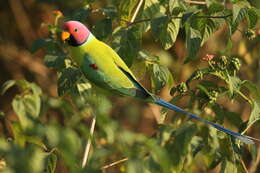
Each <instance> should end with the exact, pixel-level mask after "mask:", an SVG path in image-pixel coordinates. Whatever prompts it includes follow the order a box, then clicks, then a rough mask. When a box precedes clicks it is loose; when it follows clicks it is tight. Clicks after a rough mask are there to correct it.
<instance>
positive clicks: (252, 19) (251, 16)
mask: <svg viewBox="0 0 260 173" xmlns="http://www.w3.org/2000/svg"><path fill="white" fill-rule="evenodd" d="M247 13H248V16H247V22H248V25H249V28H253V27H255V26H256V24H257V21H258V15H257V12H256V11H255V10H254V8H250V9H248V11H247Z"/></svg>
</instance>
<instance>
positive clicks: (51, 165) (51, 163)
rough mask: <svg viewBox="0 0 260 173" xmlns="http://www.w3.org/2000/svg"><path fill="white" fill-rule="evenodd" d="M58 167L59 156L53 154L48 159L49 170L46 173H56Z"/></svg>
mask: <svg viewBox="0 0 260 173" xmlns="http://www.w3.org/2000/svg"><path fill="white" fill-rule="evenodd" d="M56 165H57V156H56V154H55V153H53V152H52V153H51V154H50V155H48V157H47V170H46V173H55V169H56Z"/></svg>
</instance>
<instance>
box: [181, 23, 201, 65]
mask: <svg viewBox="0 0 260 173" xmlns="http://www.w3.org/2000/svg"><path fill="white" fill-rule="evenodd" d="M185 29H186V35H187V36H186V47H187V54H188V56H187V58H186V59H185V61H184V63H188V62H190V61H191V60H194V59H195V58H196V55H197V52H198V51H199V48H200V45H201V42H202V36H201V33H200V31H199V30H196V29H193V28H192V27H190V26H188V25H187V26H186V27H185Z"/></svg>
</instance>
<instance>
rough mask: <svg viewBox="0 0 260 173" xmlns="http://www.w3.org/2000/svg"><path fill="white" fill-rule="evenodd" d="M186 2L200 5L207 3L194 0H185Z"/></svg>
mask: <svg viewBox="0 0 260 173" xmlns="http://www.w3.org/2000/svg"><path fill="white" fill-rule="evenodd" d="M184 2H187V3H190V4H198V5H206V4H207V2H204V1H192V0H184Z"/></svg>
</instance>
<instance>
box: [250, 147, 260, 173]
mask: <svg viewBox="0 0 260 173" xmlns="http://www.w3.org/2000/svg"><path fill="white" fill-rule="evenodd" d="M257 153H258V154H257V158H256V161H255V162H254V160H252V162H253V163H252V164H251V166H250V168H249V171H248V172H250V173H254V172H256V170H257V167H258V164H259V163H260V146H258V149H257Z"/></svg>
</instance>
